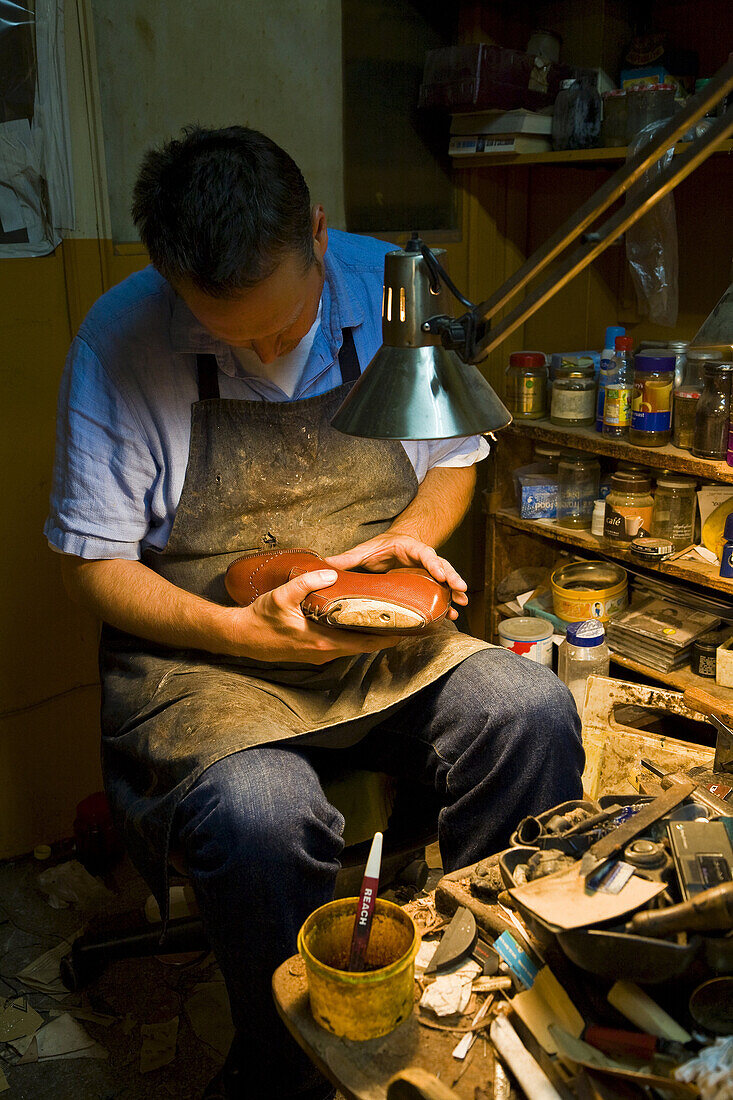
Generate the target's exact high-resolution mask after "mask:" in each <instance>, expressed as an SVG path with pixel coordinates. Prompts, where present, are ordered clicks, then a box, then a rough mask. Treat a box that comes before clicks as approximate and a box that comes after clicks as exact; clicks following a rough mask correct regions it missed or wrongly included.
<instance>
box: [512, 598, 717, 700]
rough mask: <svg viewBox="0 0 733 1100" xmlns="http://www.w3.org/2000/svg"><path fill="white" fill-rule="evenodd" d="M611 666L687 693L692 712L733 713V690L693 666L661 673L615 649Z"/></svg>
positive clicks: (513, 616) (514, 616) (513, 613)
mask: <svg viewBox="0 0 733 1100" xmlns="http://www.w3.org/2000/svg"><path fill="white" fill-rule="evenodd" d="M496 611H497V612H498V614H499V615H501V617H502V618H504V619H511V618H516V613H515V612H513V611H510V610H509V609H508V608H507V606H506V604H497V607H496ZM611 664H612V665H614V664H615V665H619V666H620V667H621V668H626V669H629V670H630V671H632V672H636V673H638V675H639V676H643V677H644V678H645V679H647V680H653V681H655V682H656V683H659V684H664V685H665V686H666V687H671V688H673V689H674V690H675V691H680V692H682V693H683V694H686V695H687V700H686V701H687V702H688V703H689V706H690V709H691V710H697V709H700V706H701V703H703V704H704V705H705V712H708V708H710V709H712V710H713V711H714V712H715V713H719V714H722V713H728V714H731V713H733V688H726V687H722V686H721V685H720V684H717V683H716V682H715V680H713V679H711V678H710V677H709V676H697V675H696V674H695V673H694V672H693V671H692V668H691V667H690V666H689V665H685V666H684V667H683V668H678V669H675V670H674V671H673V672H660V671H659V669H656V668H652V667H651V666H650V665H645V664H642V662H641V661H634V660H632V659H631V658H630V657H622V656H621V654H620V653H614V652H613V650H611Z"/></svg>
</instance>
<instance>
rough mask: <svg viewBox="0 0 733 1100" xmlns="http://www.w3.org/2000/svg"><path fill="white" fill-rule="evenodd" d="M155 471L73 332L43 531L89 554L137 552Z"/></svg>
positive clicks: (131, 421)
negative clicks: (49, 501)
mask: <svg viewBox="0 0 733 1100" xmlns="http://www.w3.org/2000/svg"><path fill="white" fill-rule="evenodd" d="M157 476H158V470H157V467H156V462H155V459H154V457H153V455H152V453H151V451H150V448H149V446H148V444H147V443H146V440H145V436H144V433H143V431H142V429H141V426H140V424H139V423H138V422H137V420H136V418H135V416H134V414H133V413H132V411H131V409H130V407H129V405H128V403H127V402H126V400H125V398H124V396H123V395H122V394H121V393H120V392H119V390H118V388H117V387H116V386H115V385H114V383H113V382H112V380H111V379H110V378H109V377H108V374H107V372H106V371H105V369H104V366H103V365H102V363H101V362H100V361H99V359H98V358H97V356H96V354H95V353H94V351H93V350H92V349H91V348H90V347H89V346H88V345H87V344H86V343H85V342H84V341H83V340H81V339H79V338H78V337H77V339H76V340H75V341H74V343H73V344H72V345H71V348H70V351H69V355H68V357H67V360H66V366H65V368H64V373H63V377H62V381H61V387H60V390H59V402H58V416H57V427H56V456H55V462H54V471H53V487H52V491H51V503H50V512H49V515H48V518H47V520H46V524H45V527H44V534H45V535H46V538H47V540H48V542H49V544H50V546H51V547H52V549H54V550H57V551H60V552H61V553H64V554H75V555H77V556H78V557H82V558H89V559H100V558H125V559H130V560H137V559H139V558H140V543H141V541H142V539H143V538H144V536H145V534H146V532H147V531H148V528H149V526H150V496H151V493H152V489H153V486H154V484H155V481H156V478H157Z"/></svg>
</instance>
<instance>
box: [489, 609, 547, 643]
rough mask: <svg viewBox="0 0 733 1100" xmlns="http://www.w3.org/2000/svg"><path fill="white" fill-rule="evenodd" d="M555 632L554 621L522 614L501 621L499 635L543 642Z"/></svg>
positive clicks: (522, 640) (513, 639) (519, 639)
mask: <svg viewBox="0 0 733 1100" xmlns="http://www.w3.org/2000/svg"><path fill="white" fill-rule="evenodd" d="M553 634H554V627H553V625H552V623H548V622H547V620H546V619H535V618H533V617H532V616H530V615H521V616H519V617H518V618H516V619H504V621H503V622H501V623H499V636H500V637H502V638H511V639H512V641H515V642H542V641H545V640H546V639H547V638H551V637H552V635H553Z"/></svg>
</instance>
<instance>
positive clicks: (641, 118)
mask: <svg viewBox="0 0 733 1100" xmlns="http://www.w3.org/2000/svg"><path fill="white" fill-rule="evenodd" d="M626 92H627V111H626V140H627V143H631V142H632V141H633V140H634V138H635V137H636V135H637V134H638V133H639V131H640V130H643V129H644V127H645V126H650V125H651V124H652V123H653V122H663V121H664V120H665V119H667V118H671V117H672V115H673V114H674V96H675V86H674V84H636V85H634V86H633V87H632V88H627V90H626Z"/></svg>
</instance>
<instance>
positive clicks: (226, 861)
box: [177, 746, 344, 870]
mask: <svg viewBox="0 0 733 1100" xmlns="http://www.w3.org/2000/svg"><path fill="white" fill-rule="evenodd" d="M343 827H344V819H343V817H342V815H341V814H340V813H339V812H338V810H336V809H335V808H334V807H333V806H331V805H330V803H329V802H328V799H327V798H326V797H325V795H324V794H323V790H322V788H321V785H320V782H319V780H318V777H317V775H316V773H315V771H314V770H313V768H312V766H311V765H310V764H309V763H308V762H307V761H306V760H304V759H303V757H302V756H300V755H299V754H298V753H296V752H289V751H287V750H283V749H278V748H271V747H269V746H268V747H262V748H256V749H246V750H243V751H242V752H238V753H234V754H232V755H230V756H227V757H225V758H224V759H222V760H219V761H217V762H216V763H215V764H212V765H211V766H210V767H209V768H207V769H206V771H205V772H204V773H203V774H202V775H201V777H200V778H199V779H198V781H197V782H196V783H195V784H194V786H193V787H192V789H191V790H190V791H189V792H188V794H186V796H185V797H184V798H183V800H182V802H181V804H180V806H179V808H178V814H177V833H178V841H179V843H180V844H182V846H183V848H184V852H185V854H186V857H187V859H188V860H189V862H191V861H195V862H196V863H197V865H198V866H199V867H200V868H201V869H202V870H204V869H206V870H214V869H216V870H223V869H224V868H225V866H226V867H230V868H231V867H233V866H234V865H235V864H240V865H242V864H245V865H247V866H249V867H250V868H251V867H253V866H254V865H257V864H259V865H260V866H261V865H262V864H266V865H267V866H268V867H270V868H272V869H277V867H279V866H286V865H288V864H290V863H292V862H293V860H294V857H295V855H296V854H299V855H301V856H302V855H303V853H304V852H305V851H310V852H312V853H313V854H314V856H315V857H316V858H334V857H337V856H338V855H339V854H340V852H341V849H342V848H343V842H342V840H341V834H342V833H343Z"/></svg>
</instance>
